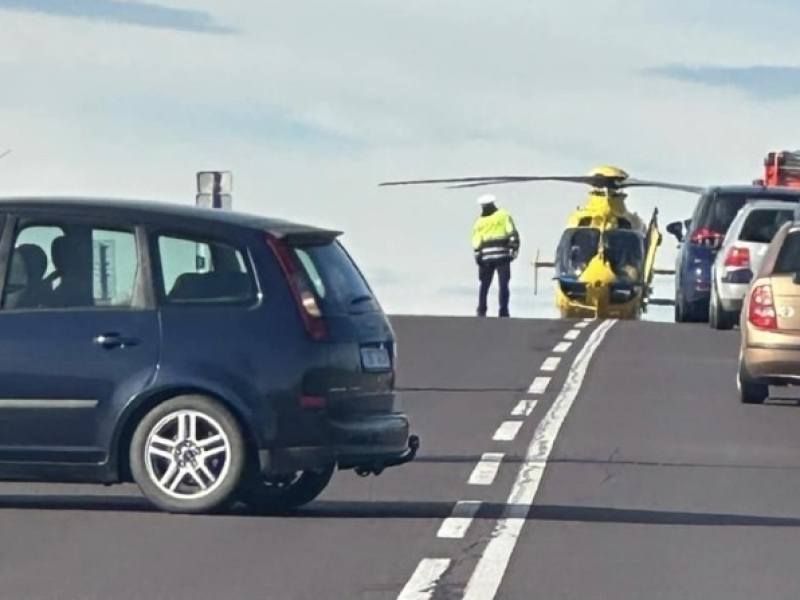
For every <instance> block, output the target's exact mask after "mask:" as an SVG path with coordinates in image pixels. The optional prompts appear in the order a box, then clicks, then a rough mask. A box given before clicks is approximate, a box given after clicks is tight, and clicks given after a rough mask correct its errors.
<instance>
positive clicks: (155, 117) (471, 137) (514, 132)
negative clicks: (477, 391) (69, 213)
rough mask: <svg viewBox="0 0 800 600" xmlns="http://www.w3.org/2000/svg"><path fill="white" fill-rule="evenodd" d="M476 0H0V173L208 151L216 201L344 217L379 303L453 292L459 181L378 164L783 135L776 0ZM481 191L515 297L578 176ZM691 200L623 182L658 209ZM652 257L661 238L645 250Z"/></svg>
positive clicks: (463, 307)
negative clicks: (404, 184) (443, 183)
mask: <svg viewBox="0 0 800 600" xmlns="http://www.w3.org/2000/svg"><path fill="white" fill-rule="evenodd" d="M497 6H498V4H497V3H496V2H488V1H483V2H478V1H477V0H462V1H459V2H456V0H437V1H436V2H435V3H433V2H429V1H423V0H404V1H400V0H384V1H382V2H374V0H340V1H338V2H335V3H332V2H325V1H322V0H305V1H304V2H275V1H272V2H270V1H267V0H180V1H175V2H166V1H165V2H160V3H133V2H121V1H118V2H113V1H111V0H70V1H69V2H67V1H66V0H24V1H23V0H0V77H2V79H3V82H4V86H3V93H2V94H0V123H1V124H2V125H1V126H0V145H1V146H3V148H6V147H10V148H13V153H12V154H11V155H9V156H8V157H6V158H4V159H2V161H0V173H2V175H3V186H4V193H25V194H35V193H65V194H103V195H115V196H128V197H130V196H134V197H137V196H138V197H155V198H163V199H171V200H175V201H179V202H193V197H194V196H193V195H194V174H195V172H196V171H197V170H202V169H213V168H226V169H231V170H233V172H234V204H235V206H236V208H238V209H241V210H248V211H253V212H258V213H264V214H274V215H276V216H280V217H284V218H290V219H298V220H303V221H310V222H314V223H318V224H321V225H327V226H333V227H337V228H341V229H344V230H345V231H346V232H347V233H346V235H345V237H344V241H345V242H346V243H347V244H348V247H350V248H351V249H352V250H353V252H354V253H355V254H356V256H357V257H358V259H359V262H361V263H362V264H363V265H364V267H365V270H366V271H367V273H368V274H369V275H370V277H371V278H372V279H373V280H374V281H375V283H376V287H377V288H378V293H379V295H380V296H381V299H382V300H383V302H384V304H385V305H386V306H387V308H389V309H390V310H393V311H403V312H447V313H463V314H471V313H472V312H473V308H474V298H473V296H474V294H473V293H471V292H470V290H471V289H473V288H474V287H475V285H476V284H477V281H476V275H475V272H474V265H473V263H472V260H471V252H470V249H469V230H470V228H471V226H472V222H473V220H474V218H475V216H476V206H475V202H474V198H475V195H476V194H475V193H474V191H473V192H470V191H468V190H467V191H453V190H440V189H437V188H426V189H421V188H417V189H413V188H395V189H391V188H382V189H379V188H377V187H376V184H377V183H378V182H379V181H382V180H386V179H396V178H411V177H428V176H431V177H433V176H448V175H453V176H457V175H462V174H463V175H472V174H476V175H477V174H487V173H525V172H527V173H539V174H547V173H563V174H567V173H584V172H586V171H588V170H589V169H590V168H591V167H593V166H595V165H597V164H602V163H616V164H618V165H619V166H622V167H624V168H625V169H627V170H628V171H629V172H630V173H632V174H633V175H635V176H639V177H648V178H659V179H670V180H675V181H682V182H687V183H699V184H705V183H718V182H739V181H741V182H748V181H750V180H751V179H753V178H754V177H756V176H758V174H759V170H760V166H761V159H762V157H763V155H764V154H765V153H766V152H767V151H769V150H771V149H778V148H794V147H796V146H797V147H800V120H799V119H797V118H796V117H794V116H793V115H794V114H795V113H796V112H797V106H798V105H799V104H798V103H799V102H800V72H799V71H798V69H799V68H800V62H792V57H795V56H798V55H800V54H799V53H798V50H800V41H797V35H796V32H797V31H798V30H800V3H798V2H797V1H796V0H795V1H790V0H762V1H759V2H756V1H749V2H746V1H744V0H733V1H729V2H725V3H723V4H720V3H719V2H718V0H714V1H713V2H712V1H711V0H692V1H691V2H690V1H688V0H676V1H674V2H670V3H664V2H661V1H658V0H641V1H639V2H636V3H632V2H630V1H629V0H625V1H623V0H604V2H602V3H598V2H596V0H564V2H558V3H554V2H550V1H547V2H545V1H541V0H507V1H506V2H504V3H503V5H502V7H503V8H502V10H499V9H498V8H497ZM775 15H779V16H778V17H776V16H775ZM496 191H497V193H498V195H499V197H500V200H501V202H502V204H503V205H505V206H506V207H508V208H509V209H510V210H511V211H512V212H513V214H514V215H515V217H516V220H517V223H518V225H519V227H520V229H521V233H522V236H523V259H522V260H521V261H519V262H518V264H517V266H516V270H515V272H514V278H513V286H514V289H515V290H516V292H515V294H516V296H515V298H517V299H519V300H520V301H519V303H518V304H517V310H516V314H530V311H531V309H530V308H529V306H530V304H528V306H523V300H522V298H523V297H524V298H525V300H524V302H526V303H531V302H533V299H531V298H530V284H531V282H532V271H531V269H530V267H529V266H528V264H527V262H528V260H529V259H530V258H532V256H533V253H534V252H535V249H536V248H537V247H538V248H540V249H541V252H542V255H543V256H545V257H546V256H550V255H551V254H552V252H553V247H554V246H555V244H556V241H557V238H558V234H559V230H560V228H561V227H562V225H563V223H564V221H565V219H566V217H567V216H568V214H569V211H570V210H571V209H572V208H574V207H575V206H576V205H577V204H579V203H581V202H582V201H583V199H584V191H583V190H582V189H581V188H580V187H575V186H569V185H558V184H540V185H536V184H529V185H521V186H504V187H502V188H498V189H497V190H496ZM693 201H694V199H693V197H691V196H689V195H685V194H677V193H666V192H656V191H646V192H640V193H637V195H635V196H632V199H631V202H630V204H631V206H632V207H633V208H635V209H636V210H638V211H639V212H640V213H641V214H644V215H647V214H648V213H649V212H650V211H652V208H653V207H654V206H655V205H658V206H659V208H660V210H661V215H662V220H663V222H664V223H665V224H666V222H668V221H670V220H673V219H682V218H685V217H688V213H689V212H690V210H691V208H692V204H693ZM673 256H674V244H672V243H671V242H669V241H668V242H667V243H665V244H664V246H662V251H661V257H660V262H661V263H662V264H663V265H664V266H670V265H671V264H672V260H673ZM543 275H544V277H545V278H546V276H547V275H546V274H543ZM659 287H660V290H659V291H660V292H661V293H663V294H668V293H669V292H670V289H669V281H666V282H665V283H664V284H663V285H661V286H659ZM409 290H413V293H412V292H410V291H409ZM540 293H541V292H540ZM549 299H550V295H549V293H547V291H545V295H544V296H543V297H540V298H539V299H538V300H537V303H543V304H542V305H543V306H547V304H548V302H549ZM512 309H513V305H512Z"/></svg>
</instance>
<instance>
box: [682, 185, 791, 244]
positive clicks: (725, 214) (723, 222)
mask: <svg viewBox="0 0 800 600" xmlns="http://www.w3.org/2000/svg"><path fill="white" fill-rule="evenodd" d="M748 200H784V201H789V202H792V201H794V202H800V194H798V195H797V196H796V197H795V196H792V195H787V194H773V195H770V194H758V195H757V196H754V197H751V196H750V195H749V194H742V193H729V192H717V193H716V194H714V195H713V196H712V197H711V198H710V200H709V202H707V203H706V206H705V207H704V208H703V210H702V213H701V214H700V215H699V219H698V225H697V229H708V230H711V231H713V232H716V233H718V234H721V235H725V234H726V233H728V229H730V227H731V223H733V220H734V219H735V218H736V214H737V213H738V212H739V210H740V209H741V208H742V207H743V206H744V205H745V203H746V202H747V201H748Z"/></svg>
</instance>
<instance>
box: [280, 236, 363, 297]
mask: <svg viewBox="0 0 800 600" xmlns="http://www.w3.org/2000/svg"><path fill="white" fill-rule="evenodd" d="M292 250H293V251H294V253H295V256H297V259H298V261H299V262H300V264H301V265H302V267H303V270H304V271H305V273H306V275H307V276H308V279H309V281H310V283H311V285H312V286H313V287H314V291H315V292H316V295H317V298H318V300H319V302H320V308H321V309H322V311H323V312H328V313H330V312H342V311H344V312H349V311H350V310H351V309H352V308H353V307H355V306H357V305H360V304H362V303H374V302H375V299H374V298H373V297H372V290H370V289H369V285H368V284H367V282H366V280H365V279H364V277H363V276H362V274H361V273H360V271H359V270H358V268H357V267H356V265H355V263H354V262H353V260H352V259H351V258H350V256H349V255H348V253H347V252H346V251H345V249H344V247H343V246H342V245H341V243H340V242H339V241H338V240H334V241H332V242H329V243H327V244H322V245H317V244H315V245H308V246H303V245H301V246H293V247H292Z"/></svg>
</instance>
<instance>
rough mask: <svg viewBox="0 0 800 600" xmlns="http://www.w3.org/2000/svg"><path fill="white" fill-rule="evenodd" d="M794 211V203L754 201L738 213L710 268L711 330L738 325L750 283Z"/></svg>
mask: <svg viewBox="0 0 800 600" xmlns="http://www.w3.org/2000/svg"><path fill="white" fill-rule="evenodd" d="M796 208H797V203H795V202H783V201H780V200H753V201H750V202H748V203H747V204H745V205H744V206H743V207H742V208H741V209H740V210H739V212H738V214H737V215H736V218H734V220H733V222H732V223H731V226H730V228H729V229H728V232H727V234H726V235H725V238H724V239H723V240H722V245H721V246H720V249H719V251H718V252H717V256H716V258H715V260H714V265H713V266H712V268H711V282H712V285H711V302H710V305H709V312H708V322H709V325H711V327H713V328H714V329H732V328H733V326H734V325H735V324H737V323H738V322H739V314H740V313H741V310H742V303H743V301H744V296H745V294H746V293H747V290H748V288H749V287H750V280H751V279H752V278H753V275H754V274H755V273H757V272H758V268H759V266H760V265H761V259H762V258H763V256H764V252H766V250H767V246H768V245H769V243H770V242H771V241H772V238H773V237H774V236H775V234H776V233H777V231H778V229H780V227H781V225H783V224H784V223H786V222H787V221H792V220H793V219H794V211H795V209H796Z"/></svg>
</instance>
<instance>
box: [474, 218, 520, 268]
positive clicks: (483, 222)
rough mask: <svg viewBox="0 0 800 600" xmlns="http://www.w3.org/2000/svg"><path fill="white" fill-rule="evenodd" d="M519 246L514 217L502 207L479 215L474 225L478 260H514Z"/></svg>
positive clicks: (475, 250) (476, 257) (475, 248)
mask: <svg viewBox="0 0 800 600" xmlns="http://www.w3.org/2000/svg"><path fill="white" fill-rule="evenodd" d="M519 246H520V239H519V232H518V231H517V226H516V225H515V224H514V219H513V218H512V217H511V215H510V214H509V213H508V211H506V210H503V209H502V208H498V209H497V210H496V211H495V212H493V213H492V214H490V215H487V216H481V217H478V219H477V220H476V221H475V225H474V226H473V227H472V250H473V252H474V253H475V259H476V260H477V261H478V262H497V261H501V260H513V259H514V258H515V257H516V255H517V253H518V252H519Z"/></svg>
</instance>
